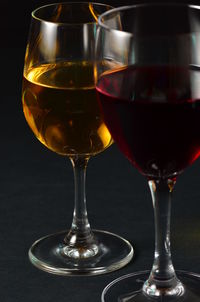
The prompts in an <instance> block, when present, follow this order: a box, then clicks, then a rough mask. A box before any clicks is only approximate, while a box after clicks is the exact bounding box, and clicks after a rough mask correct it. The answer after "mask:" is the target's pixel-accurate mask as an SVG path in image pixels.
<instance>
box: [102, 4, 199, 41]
mask: <svg viewBox="0 0 200 302" xmlns="http://www.w3.org/2000/svg"><path fill="white" fill-rule="evenodd" d="M150 6H151V7H153V6H157V7H159V6H163V7H167V6H172V7H175V6H177V7H188V8H194V9H199V10H200V5H197V4H189V3H183V2H182V3H179V2H171V3H170V2H161V3H159V2H152V3H140V4H133V5H123V6H119V7H115V8H113V9H111V10H109V11H107V12H104V13H102V14H101V15H100V16H99V17H98V25H99V26H100V27H101V28H103V29H104V30H106V31H108V32H120V33H121V34H122V33H123V34H124V35H127V36H130V37H131V36H133V34H132V33H130V32H128V31H123V30H119V29H116V28H111V27H109V26H107V25H105V23H103V22H102V21H101V20H102V19H103V18H105V17H106V16H107V15H110V14H113V13H117V12H118V13H119V12H121V11H125V10H128V9H134V8H140V7H141V8H142V7H150Z"/></svg>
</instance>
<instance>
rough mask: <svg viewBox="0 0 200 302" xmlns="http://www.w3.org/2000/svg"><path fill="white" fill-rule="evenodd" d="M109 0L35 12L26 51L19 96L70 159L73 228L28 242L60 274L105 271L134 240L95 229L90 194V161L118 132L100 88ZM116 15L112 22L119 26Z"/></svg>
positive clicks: (41, 131)
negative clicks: (99, 55) (109, 123)
mask: <svg viewBox="0 0 200 302" xmlns="http://www.w3.org/2000/svg"><path fill="white" fill-rule="evenodd" d="M109 9H111V7H110V6H109V5H106V4H98V3H91V2H89V3H88V2H78V3H75V2H74V3H57V4H50V5H47V6H43V7H40V8H38V9H36V10H35V11H34V12H33V13H32V19H31V27H30V33H29V39H28V44H27V50H26V55H25V65H24V78H23V92H22V102H23V111H24V115H25V118H26V121H27V123H28V124H29V126H30V128H31V130H32V131H33V133H34V134H35V136H36V137H37V138H38V140H39V141H40V142H41V143H42V144H44V145H45V146H46V147H47V148H49V149H50V150H52V151H53V152H56V153H58V154H59V155H63V156H67V157H68V158H69V159H70V160H71V162H72V166H73V170H74V182H75V209H74V215H73V221H72V226H71V229H70V230H69V231H62V232H60V233H56V234H52V235H49V236H46V237H43V238H41V239H39V240H37V241H36V242H35V243H34V244H33V245H32V247H31V248H30V250H29V258H30V260H31V262H32V263H33V264H34V265H35V266H36V267H38V268H40V269H42V270H45V271H47V272H50V273H54V274H59V275H70V274H71V275H76V274H86V275H94V274H102V273H106V272H110V271H113V270H116V269H119V268H121V267H123V266H124V265H126V264H127V263H128V262H129V261H130V260H131V258H132V256H133V248H132V246H131V245H130V243H129V242H128V241H127V240H125V239H123V238H122V237H120V236H118V235H115V234H112V233H110V232H106V231H100V230H93V231H92V230H91V228H90V224H89V222H88V218H87V211H86V198H85V177H86V166H87V163H88V160H89V158H90V157H91V156H94V155H96V154H98V153H100V152H102V151H104V150H105V149H106V148H108V147H109V146H110V145H111V144H112V142H113V140H112V137H111V135H110V133H109V131H108V129H107V127H106V126H105V124H104V122H103V119H102V115H101V114H100V110H99V106H98V102H97V99H96V90H95V75H96V71H95V70H96V69H95V64H94V63H95V60H94V49H95V36H96V30H97V18H98V16H99V15H100V14H101V13H103V12H105V11H107V10H109ZM117 22H118V21H117V20H116V21H115V20H114V19H113V23H115V26H116V28H117V26H118V25H117Z"/></svg>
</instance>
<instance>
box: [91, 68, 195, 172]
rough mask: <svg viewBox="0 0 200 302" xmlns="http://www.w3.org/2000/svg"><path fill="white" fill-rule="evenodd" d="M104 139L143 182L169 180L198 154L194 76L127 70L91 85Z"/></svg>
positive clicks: (189, 72) (189, 71)
mask: <svg viewBox="0 0 200 302" xmlns="http://www.w3.org/2000/svg"><path fill="white" fill-rule="evenodd" d="M97 91H98V97H99V101H100V106H101V109H102V111H103V114H104V119H105V122H106V125H107V126H108V129H109V130H110V133H111V135H112V137H113V139H114V140H115V142H116V143H117V144H118V146H119V148H120V149H121V151H122V152H123V153H124V155H125V156H126V157H127V158H128V159H129V160H130V162H131V163H132V164H133V165H134V166H136V168H137V169H139V171H140V172H141V173H142V174H144V175H145V176H147V177H148V178H167V177H174V176H175V175H177V174H179V173H180V172H181V171H183V170H184V169H185V168H186V167H187V166H188V165H190V164H191V163H192V162H193V161H194V160H195V159H196V158H197V157H198V156H199V154H200V70H199V69H198V68H197V67H194V66H191V68H190V69H188V68H185V67H178V66H157V67H156V66H149V67H139V66H131V67H125V68H121V69H118V70H116V71H111V72H106V73H104V74H102V76H101V77H100V79H99V82H98V85H97Z"/></svg>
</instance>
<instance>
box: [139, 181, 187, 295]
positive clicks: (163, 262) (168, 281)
mask: <svg viewBox="0 0 200 302" xmlns="http://www.w3.org/2000/svg"><path fill="white" fill-rule="evenodd" d="M175 182H176V181H175V180H173V179H167V180H150V181H149V187H150V191H151V195H152V201H153V208H154V218H155V253H154V262H153V267H152V270H151V273H150V276H149V279H148V280H147V281H146V282H145V283H144V286H143V292H144V293H145V294H146V295H148V296H152V297H156V296H164V295H170V296H179V295H181V294H182V293H183V292H184V288H183V285H182V283H181V282H180V281H179V280H178V279H177V277H176V274H175V270H174V267H173V264H172V260H171V250H170V216H171V200H172V191H173V188H174V185H175Z"/></svg>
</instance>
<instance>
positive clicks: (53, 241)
mask: <svg viewBox="0 0 200 302" xmlns="http://www.w3.org/2000/svg"><path fill="white" fill-rule="evenodd" d="M93 234H94V236H95V238H96V239H97V242H98V252H97V254H96V255H95V256H92V257H89V258H82V259H80V258H77V259H76V258H71V257H69V256H67V255H66V253H65V249H66V245H65V244H64V237H65V235H66V231H63V232H60V233H56V234H52V235H49V236H46V237H43V238H41V239H39V240H37V241H36V242H35V243H34V244H33V245H32V246H31V248H30V250H29V259H30V261H31V262H32V264H34V265H35V266H36V267H37V268H39V269H41V270H44V271H46V272H49V273H52V274H57V275H99V274H103V273H108V272H111V271H114V270H117V269H120V268H121V267H123V266H125V265H126V264H128V263H129V262H130V261H131V259H132V257H133V253H134V251H133V247H132V246H131V244H130V243H129V242H128V241H127V240H125V239H124V238H122V237H120V236H118V235H115V234H113V233H110V232H106V231H99V230H93Z"/></svg>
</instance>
